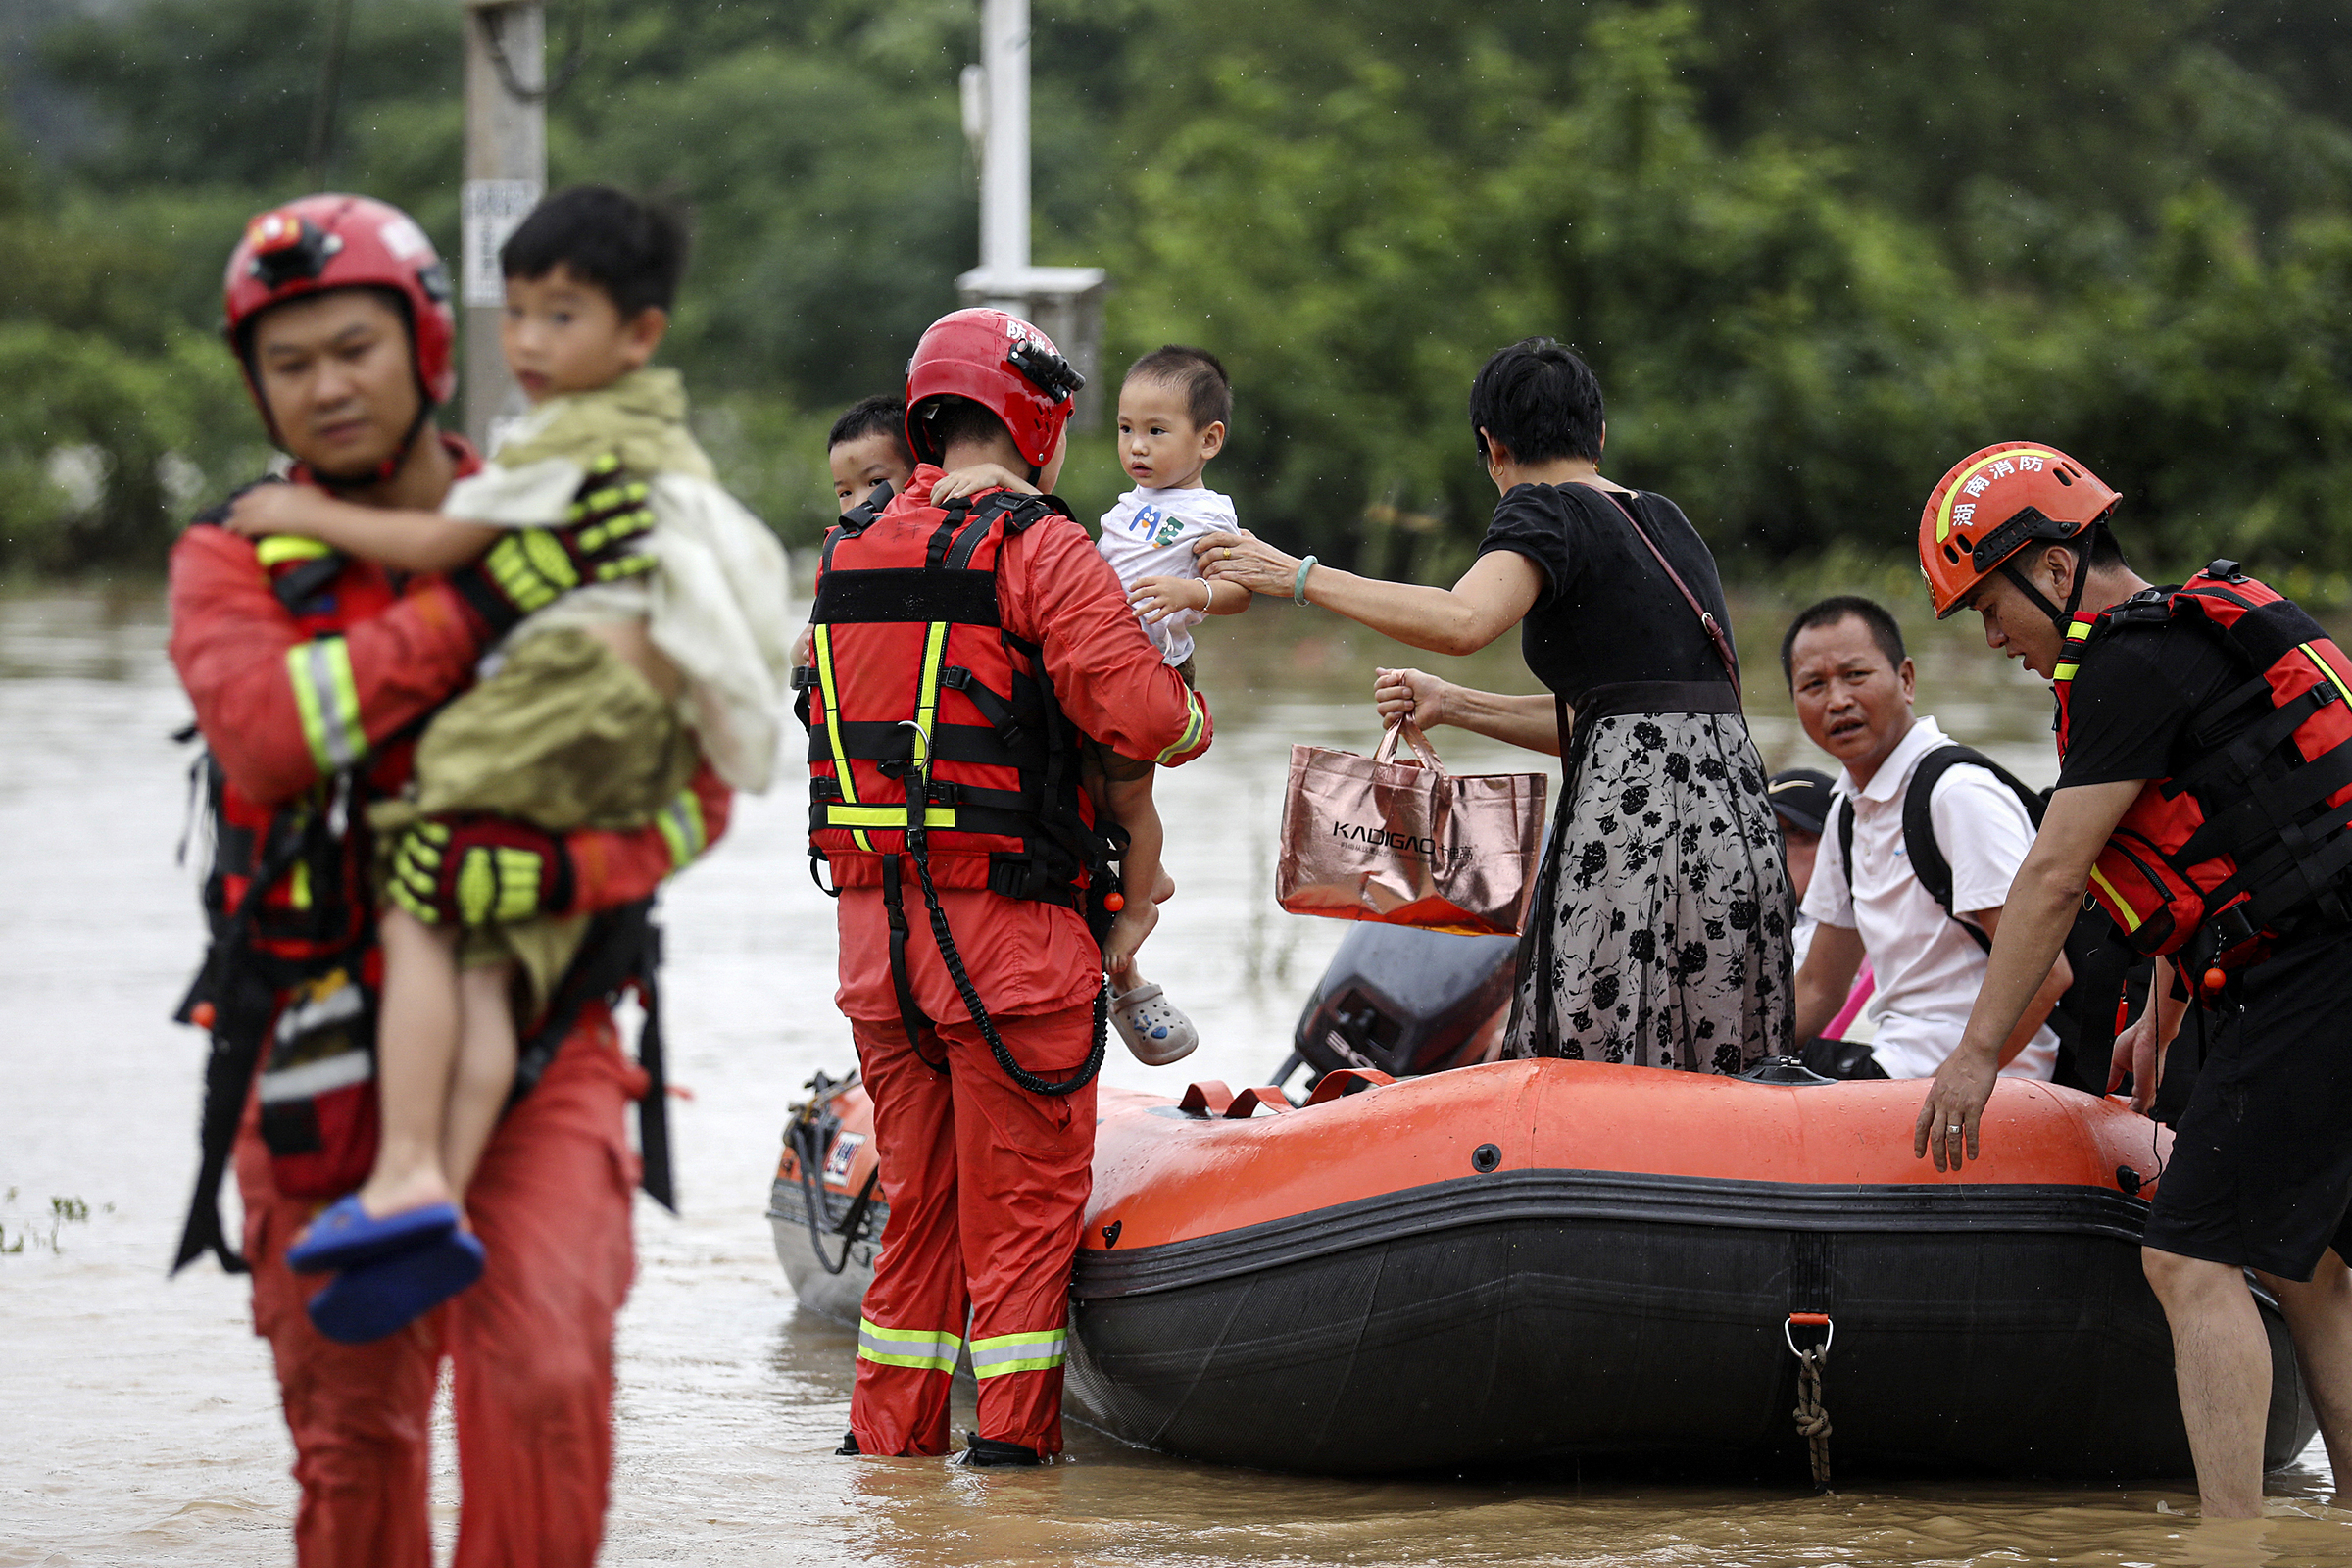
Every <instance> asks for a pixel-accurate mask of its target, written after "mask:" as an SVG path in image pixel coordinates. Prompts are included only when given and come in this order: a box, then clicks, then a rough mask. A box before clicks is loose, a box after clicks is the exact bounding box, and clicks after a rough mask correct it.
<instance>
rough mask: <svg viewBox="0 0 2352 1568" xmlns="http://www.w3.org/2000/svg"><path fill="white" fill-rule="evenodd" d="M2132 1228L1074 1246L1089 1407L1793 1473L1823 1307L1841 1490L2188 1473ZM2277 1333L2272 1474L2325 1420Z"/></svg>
mask: <svg viewBox="0 0 2352 1568" xmlns="http://www.w3.org/2000/svg"><path fill="white" fill-rule="evenodd" d="M2144 1213H2145V1205H2144V1204H2141V1203H2139V1202H2137V1201H2135V1200H2132V1199H2128V1198H2126V1197H2125V1196H2124V1195H2122V1194H2121V1193H2117V1192H2112V1191H2107V1190H2101V1189H2091V1188H2074V1187H2049V1186H2044V1187H2011V1188H2002V1189H1986V1190H1972V1191H1966V1192H1962V1191H1955V1190H1953V1189H1950V1188H1935V1187H1920V1188H1888V1187H1883V1186H1881V1187H1860V1186H1857V1187H1847V1188H1838V1187H1825V1186H1814V1185H1809V1184H1808V1185H1803V1186H1799V1185H1795V1184H1785V1183H1761V1182H1758V1183H1738V1182H1725V1181H1719V1180H1697V1179H1688V1178H1669V1177H1651V1176H1626V1175H1623V1174H1618V1173H1608V1172H1573V1171H1540V1170H1538V1171H1524V1172H1517V1173H1508V1174H1506V1175H1504V1176H1502V1177H1500V1178H1499V1179H1498V1178H1496V1177H1486V1178H1478V1179H1469V1180H1460V1181H1445V1182H1439V1183H1435V1184H1432V1185H1429V1186H1424V1187H1417V1188H1410V1189H1405V1190H1402V1191H1399V1192H1397V1193H1393V1194H1388V1195H1384V1196H1383V1197H1381V1198H1378V1199H1374V1200H1369V1201H1357V1202H1353V1203H1346V1204H1341V1205H1337V1206H1335V1207H1333V1208H1330V1209H1325V1210H1320V1211H1316V1212H1312V1213H1307V1214H1302V1215H1299V1216H1295V1217H1293V1218H1290V1219H1286V1220H1282V1221H1279V1222H1276V1223H1272V1224H1265V1225H1257V1226H1251V1227H1249V1228H1247V1229H1246V1230H1240V1231H1231V1232H1225V1233H1221V1234H1218V1235H1213V1236H1207V1237H1202V1238H1200V1239H1197V1240H1193V1241H1184V1242H1176V1243H1170V1244H1166V1245H1163V1246H1158V1247H1151V1248H1138V1249H1130V1250H1113V1251H1095V1250H1090V1251H1087V1252H1084V1253H1082V1254H1081V1260H1080V1267H1079V1272H1078V1278H1077V1283H1076V1291H1075V1303H1074V1319H1073V1326H1074V1328H1075V1330H1076V1333H1075V1334H1074V1336H1073V1341H1074V1343H1073V1346H1072V1352H1071V1359H1070V1363H1069V1388H1070V1391H1071V1393H1072V1395H1073V1396H1074V1397H1075V1399H1076V1401H1077V1404H1078V1406H1079V1408H1080V1409H1081V1410H1082V1411H1083V1412H1084V1413H1085V1415H1086V1416H1087V1418H1088V1419H1089V1420H1090V1421H1092V1422H1094V1423H1096V1424H1098V1425H1100V1426H1102V1427H1103V1428H1104V1429H1105V1430H1107V1431H1109V1432H1110V1433H1112V1434H1113V1435H1114V1436H1117V1437H1119V1438H1122V1439H1124V1440H1126V1441H1128V1442H1132V1443H1136V1444H1141V1445H1145V1446H1151V1447H1153V1448H1158V1449H1162V1450H1165V1451H1168V1452H1172V1453H1178V1454H1183V1455H1186V1456H1189V1457H1193V1458H1198V1459H1206V1460H1213V1461H1217V1462H1222V1463H1232V1464H1244V1465H1254V1466H1260V1467H1264V1468H1270V1469H1284V1470H1299V1471H1309V1472H1317V1473H1324V1474H1348V1473H1380V1472H1396V1471H1413V1470H1432V1469H1448V1468H1462V1467H1468V1466H1473V1465H1492V1464H1495V1463H1498V1462H1517V1461H1524V1460H1528V1459H1538V1458H1544V1457H1550V1456H1569V1455H1602V1454H1606V1455H1616V1456H1627V1455H1658V1456H1690V1457H1692V1458H1694V1459H1704V1460H1707V1461H1709V1462H1713V1463H1718V1464H1720V1463H1722V1462H1724V1460H1725V1459H1726V1458H1727V1457H1729V1456H1738V1457H1740V1458H1742V1459H1745V1460H1747V1461H1750V1462H1754V1461H1765V1462H1770V1463H1776V1464H1778V1463H1786V1464H1787V1465H1789V1466H1792V1467H1794V1468H1793V1473H1794V1474H1800V1475H1801V1474H1803V1473H1804V1459H1803V1446H1802V1443H1801V1440H1800V1439H1799V1438H1798V1437H1797V1435H1796V1432H1795V1427H1794V1424H1793V1421H1792V1418H1791V1412H1792V1410H1793V1409H1794V1407H1795V1405H1796V1402H1797V1394H1796V1375H1797V1363H1796V1360H1795V1357H1794V1356H1793V1354H1792V1353H1791V1351H1790V1348H1789V1345H1788V1343H1787V1342H1786V1341H1785V1339H1784V1334H1785V1331H1786V1325H1787V1323H1788V1319H1789V1313H1790V1312H1791V1311H1810V1310H1824V1311H1827V1312H1828V1313H1829V1314H1830V1315H1831V1317H1832V1319H1833V1321H1834V1324H1835V1335H1836V1338H1835V1342H1834V1347H1833V1349H1832V1351H1831V1353H1830V1355H1829V1357H1828V1360H1827V1362H1826V1370H1825V1376H1824V1384H1823V1396H1824V1400H1823V1402H1824V1404H1825V1406H1826V1407H1827V1409H1828V1411H1829V1414H1830V1417H1831V1421H1832V1424H1833V1437H1832V1440H1831V1447H1832V1458H1833V1464H1834V1466H1835V1467H1836V1470H1837V1472H1838V1474H1841V1475H1842V1474H1850V1473H1855V1472H1865V1471H1867V1472H1881V1473H1887V1472H1920V1471H1929V1472H1935V1473H1938V1474H1952V1473H1961V1472H1969V1473H1998V1474H2007V1475H2020V1476H2042V1477H2052V1478H2071V1479H2087V1478H2107V1477H2156V1476H2182V1475H2187V1474H2189V1473H2190V1472H2191V1469H2192V1466H2191V1463H2190V1457H2189V1451H2188V1444H2187V1438H2186V1434H2185V1432H2184V1431H2183V1429H2182V1425H2181V1418H2180V1406H2179V1404H2178V1402H2177V1399H2176V1397H2175V1393H2174V1387H2173V1372H2172V1349H2171V1340H2170V1337H2169V1335H2168V1333H2167V1331H2166V1328H2165V1322H2164V1317H2163V1314H2162V1312H2161V1310H2160V1309H2159V1307H2158V1305H2157V1303H2156V1300H2155V1299H2154V1297H2153V1295H2152V1294H2151V1293H2150V1292H2149V1290H2148V1287H2147V1285H2146V1283H2145V1281H2144V1279H2143V1278H2142V1276H2141V1272H2140V1263H2139V1247H2138V1243H2137V1236H2138V1232H2139V1227H2140V1223H2141V1220H2142V1218H2143V1216H2144ZM2263 1313H2264V1320H2265V1323H2266V1326H2267V1327H2268V1329H2269V1333H2270V1340H2271V1354H2272V1362H2273V1374H2274V1375H2273V1383H2272V1386H2273V1398H2272V1405H2271V1411H2270V1420H2269V1429H2268V1433H2267V1440H2266V1445H2265V1460H2266V1464H2268V1465H2270V1466H2273V1467H2276V1466H2278V1465H2280V1464H2284V1463H2287V1462H2289V1461H2291V1460H2292V1459H2293V1458H2294V1456H2295V1455H2296V1454H2297V1453H2299V1452H2300V1451H2301V1450H2302V1448H2303V1447H2304V1446H2305V1445H2306V1444H2308V1443H2309V1441H2310V1439H2311V1437H2312V1434H2313V1432H2314V1429H2315V1428H2314V1420H2313V1416H2312V1412H2311V1411H2310V1409H2309V1407H2308V1404H2307V1403H2306V1401H2305V1399H2304V1397H2303V1394H2302V1388H2301V1384H2300V1381H2299V1380H2298V1378H2297V1377H2296V1375H2295V1368H2294V1362H2293V1354H2292V1349H2291V1347H2290V1346H2289V1344H2288V1341H2287V1338H2286V1334H2285V1331H2284V1327H2283V1324H2282V1322H2281V1320H2280V1318H2279V1316H2278V1311H2277V1309H2276V1307H2275V1305H2274V1304H2273V1303H2271V1302H2269V1301H2268V1300H2265V1301H2264V1302H2263Z"/></svg>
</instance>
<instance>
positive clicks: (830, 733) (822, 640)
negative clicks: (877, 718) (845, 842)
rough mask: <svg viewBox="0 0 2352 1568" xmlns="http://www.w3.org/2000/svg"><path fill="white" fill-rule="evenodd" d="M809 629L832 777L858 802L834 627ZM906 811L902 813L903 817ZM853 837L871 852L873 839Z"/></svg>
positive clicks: (820, 624)
mask: <svg viewBox="0 0 2352 1568" xmlns="http://www.w3.org/2000/svg"><path fill="white" fill-rule="evenodd" d="M810 631H811V641H812V642H813V643H814V645H815V649H816V689H817V692H818V694H819V695H820V696H822V697H823V698H824V702H825V740H826V742H827V743H828V744H829V745H830V746H831V747H832V748H833V779H834V782H835V783H837V784H839V785H840V786H841V798H842V799H843V800H844V801H846V802H848V803H849V804H850V805H852V806H855V805H857V804H858V781H857V780H856V779H855V778H853V777H851V776H850V758H849V754H848V753H847V752H846V751H844V750H843V749H842V744H841V697H840V694H839V693H837V692H836V691H835V690H834V686H833V628H832V627H831V626H829V625H827V624H825V623H824V622H823V621H821V620H820V621H818V622H817V623H816V625H815V626H813V627H812V628H810ZM834 809H838V808H834ZM905 814H906V813H904V812H901V813H900V816H901V819H902V820H904V818H905ZM840 825H841V826H843V827H848V826H850V825H851V824H849V823H847V822H844V823H842V824H840ZM850 837H851V839H852V841H853V842H855V843H856V844H857V846H858V848H859V849H861V850H863V851H865V852H866V853H867V854H869V855H870V854H872V853H873V848H874V846H873V842H872V841H871V840H870V839H868V838H867V837H866V836H865V835H864V834H863V833H852V834H851V835H850Z"/></svg>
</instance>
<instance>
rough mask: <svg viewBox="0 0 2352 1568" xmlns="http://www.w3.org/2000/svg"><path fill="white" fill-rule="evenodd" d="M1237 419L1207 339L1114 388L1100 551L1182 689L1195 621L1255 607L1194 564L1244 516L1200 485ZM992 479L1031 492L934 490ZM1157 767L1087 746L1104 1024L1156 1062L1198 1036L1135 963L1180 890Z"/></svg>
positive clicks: (951, 479) (1156, 358) (935, 495)
mask: <svg viewBox="0 0 2352 1568" xmlns="http://www.w3.org/2000/svg"><path fill="white" fill-rule="evenodd" d="M1232 417H1233V383H1232V382H1231V381H1230V380H1229V379H1227V377H1226V374H1225V367H1224V366H1222V365H1220V364H1218V363H1217V358H1216V356H1215V355H1213V354H1211V353H1209V352H1208V351H1207V350H1206V349H1198V348H1192V347H1188V346H1187V345H1184V344H1181V343H1170V344H1166V345H1164V346H1163V347H1160V348H1157V349H1154V350H1152V352H1151V353H1149V354H1147V355H1145V356H1144V357H1143V358H1142V359H1140V360H1138V361H1136V362H1135V364H1134V365H1133V366H1131V367H1130V368H1128V371H1127V379H1126V380H1125V381H1124V382H1122V383H1121V384H1120V386H1119V461H1120V463H1121V465H1122V466H1124V467H1125V468H1126V470H1127V473H1128V476H1129V477H1130V478H1132V479H1134V480H1135V488H1134V489H1132V490H1129V491H1128V492H1127V493H1126V494H1124V495H1122V496H1120V497H1119V499H1118V502H1117V504H1116V505H1114V506H1113V507H1112V508H1111V509H1110V511H1108V512H1106V513H1104V514H1103V533H1102V538H1101V540H1100V541H1099V546H1098V548H1100V549H1101V551H1102V553H1103V559H1104V560H1105V561H1107V562H1109V563H1110V567H1111V570H1113V571H1115V572H1117V573H1118V577H1119V585H1120V586H1121V587H1123V588H1125V589H1126V590H1127V599H1128V602H1129V603H1130V604H1132V605H1134V606H1135V610H1136V613H1137V615H1139V616H1140V617H1141V618H1142V620H1143V626H1144V635H1145V636H1147V637H1149V638H1150V639H1151V640H1152V646H1153V647H1154V648H1156V649H1158V650H1159V655H1160V659H1161V662H1164V663H1166V664H1168V665H1170V666H1171V667H1173V668H1174V669H1175V671H1176V673H1177V674H1179V675H1181V676H1183V677H1184V682H1185V684H1186V685H1188V686H1191V685H1194V684H1196V683H1195V681H1194V678H1193V633H1192V628H1193V627H1195V626H1197V625H1199V624H1200V623H1201V621H1202V620H1203V619H1204V618H1206V617H1207V616H1210V615H1238V614H1240V613H1242V612H1243V611H1245V610H1248V609H1249V608H1250V591H1249V590H1248V589H1246V588H1244V587H1242V586H1241V585H1240V584H1239V583H1217V582H1210V581H1209V580H1208V579H1207V578H1205V577H1203V576H1201V575H1199V573H1198V571H1197V569H1196V568H1195V566H1194V564H1193V547H1194V546H1195V545H1196V544H1198V543H1199V542H1200V541H1201V540H1203V539H1206V538H1208V537H1210V536H1211V535H1213V534H1221V533H1231V532H1234V531H1235V530H1236V529H1238V528H1239V527H1240V526H1241V525H1240V523H1239V522H1237V521H1236V520H1235V517H1234V511H1233V502H1232V501H1231V500H1229V499H1228V498H1226V497H1225V496H1223V495H1221V494H1219V493H1218V492H1216V491H1214V490H1211V489H1209V488H1208V487H1207V486H1206V485H1204V484H1203V483H1201V474H1202V472H1203V471H1204V470H1205V469H1206V468H1207V466H1208V462H1209V460H1210V459H1211V458H1214V457H1215V456H1216V455H1217V454H1218V453H1219V452H1220V451H1222V450H1224V446H1225V426H1226V421H1227V420H1229V419H1231V418H1232ZM996 485H1004V486H1005V487H1006V488H1009V489H1024V490H1025V489H1028V488H1029V487H1028V486H1027V485H1023V484H1019V483H1018V482H1017V481H1015V480H1014V478H1013V476H1012V475H1011V474H1008V473H1005V472H1004V471H1003V470H1001V469H996V468H989V467H982V468H976V469H972V470H968V471H967V472H959V473H951V474H949V475H948V476H947V478H946V479H945V480H943V481H941V483H940V484H939V485H937V486H935V487H934V489H933V491H932V499H933V501H934V502H938V501H942V500H945V499H947V498H949V497H951V496H955V495H961V494H972V493H975V492H976V491H978V490H979V489H981V488H983V487H988V486H996ZM1153 770H1154V764H1153V763H1152V762H1150V761H1147V760H1140V759H1137V758H1129V757H1121V756H1119V755H1118V754H1117V753H1115V752H1113V751H1111V750H1110V749H1109V748H1108V747H1105V746H1101V745H1094V746H1090V747H1089V748H1088V751H1087V759H1086V777H1087V782H1088V785H1089V786H1090V787H1091V788H1092V789H1093V790H1094V792H1095V795H1096V797H1097V799H1098V801H1099V802H1100V803H1101V804H1102V806H1103V809H1104V810H1106V811H1108V812H1109V813H1110V817H1111V820H1113V821H1115V822H1117V823H1118V824H1119V826H1120V827H1122V828H1124V829H1126V831H1127V849H1126V853H1125V854H1124V856H1123V857H1122V858H1121V859H1120V862H1119V880H1120V883H1121V885H1122V886H1123V888H1124V889H1125V907H1123V908H1122V909H1121V910H1120V911H1119V914H1118V918H1117V919H1116V920H1115V921H1113V922H1112V924H1111V928H1110V934H1109V935H1108V936H1107V937H1105V938H1104V939H1103V967H1104V968H1105V969H1106V970H1108V971H1109V973H1110V976H1111V978H1112V979H1113V980H1114V981H1117V982H1119V983H1120V985H1121V987H1122V989H1121V990H1120V991H1119V994H1118V995H1117V996H1116V997H1114V998H1113V999H1112V1001H1111V1021H1112V1022H1113V1023H1115V1024H1116V1025H1117V1026H1118V1030H1119V1038H1120V1039H1121V1040H1124V1041H1125V1042H1126V1043H1127V1049H1128V1050H1129V1051H1131V1052H1133V1053H1134V1054H1135V1056H1136V1058H1137V1059H1138V1060H1140V1061H1143V1062H1145V1063H1146V1064H1148V1065H1150V1066H1154V1067H1158V1066H1165V1065H1166V1064H1167V1063H1169V1062H1172V1061H1177V1060H1180V1059H1182V1058H1183V1057H1184V1056H1186V1055H1187V1054H1190V1053H1191V1052H1192V1050H1193V1048H1194V1047H1195V1046H1197V1045H1199V1044H1200V1042H1201V1036H1200V1032H1199V1031H1198V1030H1197V1029H1195V1028H1194V1027H1193V1021H1192V1020H1191V1019H1190V1018H1188V1017H1186V1016H1185V1015H1184V1013H1183V1012H1182V1011H1180V1010H1178V1008H1177V1007H1176V1006H1175V1005H1173V1004H1171V1003H1170V1002H1169V1001H1168V1000H1167V996H1166V994H1165V993H1164V992H1163V991H1162V990H1161V989H1160V988H1159V987H1158V986H1156V985H1153V984H1152V983H1150V982H1149V981H1147V980H1146V979H1145V978H1144V976H1143V971H1142V970H1141V969H1139V968H1138V967H1137V966H1136V962H1135V956H1136V951H1137V950H1138V949H1139V948H1141V947H1142V946H1143V944H1144V939H1145V938H1146V937H1148V936H1150V935H1151V934H1152V927H1153V926H1155V925H1157V924H1158V923H1159V906H1160V905H1161V904H1162V903H1164V902H1165V901H1166V900H1167V899H1168V898H1169V897H1170V896H1172V895H1173V894H1174V893H1175V891H1176V886H1175V882H1174V880H1173V879H1172V878H1170V877H1169V876H1168V875H1167V873H1166V872H1165V871H1164V870H1162V869H1161V864H1160V854H1161V850H1162V848H1163V846H1164V845H1165V843H1166V837H1167V835H1166V832H1165V830H1164V829H1163V828H1162V827H1161V825H1160V820H1159V809H1158V807H1157V806H1156V805H1155V804H1153V802H1152V772H1153Z"/></svg>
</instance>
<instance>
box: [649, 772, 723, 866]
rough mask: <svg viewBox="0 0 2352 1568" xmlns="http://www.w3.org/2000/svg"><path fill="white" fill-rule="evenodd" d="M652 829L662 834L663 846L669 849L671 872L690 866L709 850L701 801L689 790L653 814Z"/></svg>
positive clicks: (681, 791) (709, 841) (708, 830)
mask: <svg viewBox="0 0 2352 1568" xmlns="http://www.w3.org/2000/svg"><path fill="white" fill-rule="evenodd" d="M654 826H656V827H658V828H660V829H661V830H662V842H663V843H665V844H667V845H668V846H669V868H670V869H671V870H673V871H676V870H680V869H682V868H684V867H685V866H687V865H689V864H691V863H692V862H693V860H694V858H695V857H697V856H699V855H701V854H702V853H703V851H705V850H706V849H708V848H710V846H711V832H710V829H709V827H708V826H706V825H705V823H704V821H703V801H702V797H701V796H699V795H697V794H695V793H694V791H692V790H690V789H687V790H680V791H678V793H677V794H676V796H675V797H673V798H672V799H671V801H670V803H669V804H668V805H667V806H664V807H663V808H662V809H661V810H659V811H657V812H655V813H654Z"/></svg>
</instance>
